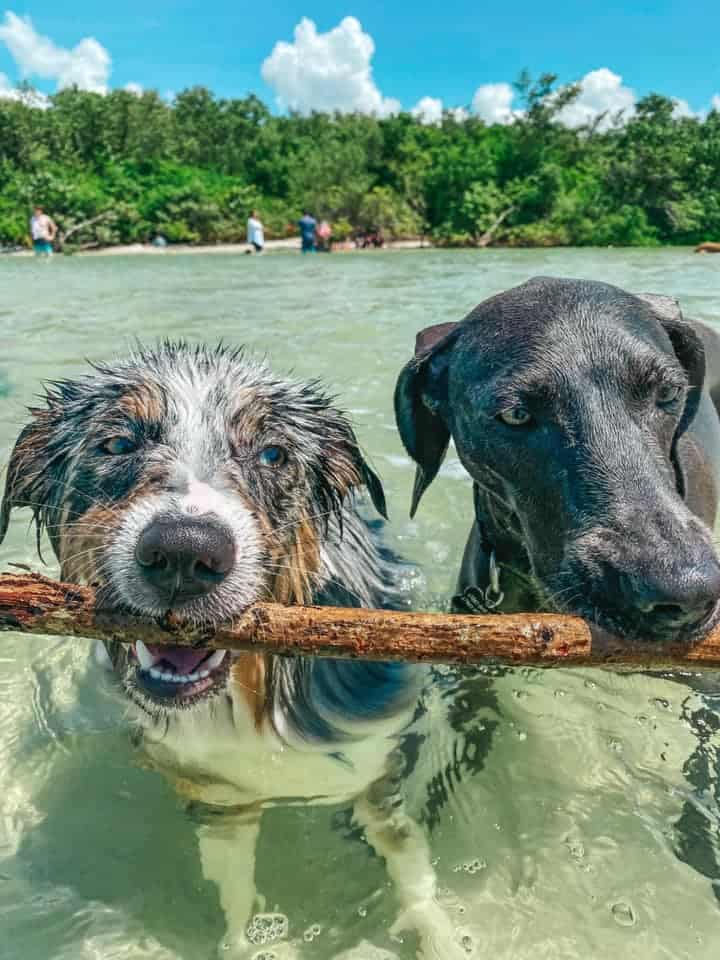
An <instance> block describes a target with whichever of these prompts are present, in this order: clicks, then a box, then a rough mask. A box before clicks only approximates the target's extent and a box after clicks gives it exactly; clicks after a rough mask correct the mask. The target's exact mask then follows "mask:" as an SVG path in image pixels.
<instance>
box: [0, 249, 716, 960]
mask: <svg viewBox="0 0 720 960" xmlns="http://www.w3.org/2000/svg"><path fill="white" fill-rule="evenodd" d="M542 272H544V273H556V274H562V273H565V274H567V275H573V276H589V277H594V278H598V279H607V280H611V281H614V282H618V283H621V284H623V285H625V286H627V287H628V288H630V289H635V290H650V291H657V292H664V293H676V294H680V295H682V296H683V297H685V298H687V299H688V301H689V304H690V306H692V308H693V311H694V312H695V314H696V315H698V316H702V317H703V318H705V319H710V320H711V319H712V318H713V307H714V296H713V291H714V289H715V282H716V278H715V272H716V265H715V268H713V266H712V263H711V260H710V258H697V259H693V258H691V257H690V256H689V255H687V254H685V253H684V252H682V251H671V252H667V251H661V252H646V251H642V252H640V251H638V252H628V251H621V252H613V251H609V252H598V251H547V252H545V251H542V252H534V251H517V252H510V253H503V252H496V251H485V252H484V253H482V254H477V253H465V252H459V253H444V252H443V253H441V252H433V253H428V254H424V255H414V254H388V255H382V254H381V255H375V254H370V255H362V254H358V255H352V256H344V257H340V256H338V257H327V258H314V260H313V262H312V263H308V262H306V261H301V259H300V258H299V257H289V256H288V257H284V256H277V257H275V256H268V257H265V258H250V257H247V258H241V257H227V258H225V257H214V258H203V257H189V258H180V257H177V258H168V259H166V260H165V259H161V258H152V260H151V261H150V262H148V261H147V260H145V261H143V260H141V259H136V260H133V259H130V258H127V259H125V258H109V259H108V260H105V261H101V260H69V261H68V262H67V263H65V262H62V261H60V260H58V261H56V262H55V263H53V264H51V265H43V266H42V267H40V266H39V265H38V264H35V263H33V262H32V261H30V262H27V261H22V262H20V261H15V262H13V261H8V262H5V261H3V262H0V274H2V279H3V291H4V293H5V294H6V296H5V300H6V302H5V303H4V305H3V311H2V312H1V313H0V352H1V353H2V356H3V357H4V358H5V359H4V360H3V364H2V370H0V380H2V383H3V385H4V386H3V391H2V392H6V393H7V396H5V397H0V403H1V404H2V407H1V409H2V411H3V413H2V417H0V441H1V442H2V444H3V447H4V449H7V448H8V447H9V445H10V443H11V441H12V439H13V437H14V435H15V434H16V433H17V428H18V425H19V424H20V423H21V422H22V417H23V412H22V408H23V404H26V403H29V402H31V398H32V395H33V394H34V393H35V392H36V391H37V388H38V381H39V380H40V379H41V378H42V377H52V376H58V375H63V374H70V373H73V372H76V371H77V370H79V369H80V368H81V360H82V357H83V356H86V355H87V356H90V357H92V358H95V359H99V358H102V357H106V356H107V355H108V354H109V353H113V352H116V351H122V350H123V349H124V343H125V341H126V340H127V339H128V338H129V337H130V336H132V335H134V334H137V333H141V334H142V336H143V337H144V338H146V339H149V338H152V337H155V336H158V335H165V334H171V335H175V336H177V335H181V334H182V335H186V336H188V337H190V338H192V339H199V338H201V337H202V338H212V339H216V338H217V337H220V336H224V337H226V338H227V339H230V340H233V341H240V340H242V341H246V342H249V343H251V344H252V345H253V346H255V347H256V348H258V349H263V350H265V349H267V351H268V353H269V354H270V357H271V360H272V361H273V363H274V365H275V366H276V367H279V368H280V369H281V370H282V369H287V368H288V367H290V366H292V367H294V368H295V370H296V371H297V373H298V374H299V375H301V376H313V375H320V376H322V377H324V378H326V379H327V380H328V381H329V383H330V384H331V386H333V387H334V388H336V389H337V390H338V392H339V393H340V394H341V397H342V399H343V401H344V403H345V405H346V406H347V407H348V408H350V409H351V410H353V411H354V417H355V420H356V422H357V424H358V430H359V433H360V435H361V438H362V441H363V444H364V446H365V448H366V449H367V451H368V452H369V454H370V455H371V459H372V461H373V462H374V464H375V466H376V467H377V468H378V470H379V472H380V473H381V474H382V475H383V477H384V479H385V481H386V487H387V490H388V494H389V505H390V509H391V513H392V517H393V522H392V524H391V525H390V527H389V530H388V536H389V538H390V540H391V541H392V543H393V544H394V545H395V546H396V547H397V548H398V549H399V550H400V551H401V552H403V553H404V554H405V555H407V556H409V557H411V558H412V559H413V560H417V561H419V562H421V563H422V564H423V565H424V567H425V570H426V576H427V584H426V587H425V588H424V589H423V593H422V595H421V596H419V597H418V605H419V606H433V605H435V604H437V603H441V602H444V600H445V599H446V598H447V597H448V595H449V592H450V590H451V588H452V582H453V578H454V575H455V572H456V570H457V567H458V565H459V559H460V553H461V549H462V545H463V539H464V536H465V534H466V532H467V525H468V523H469V516H470V492H469V485H468V482H467V480H466V478H465V477H464V475H463V473H462V470H461V469H460V468H459V465H458V463H457V460H453V459H452V458H451V459H450V460H449V463H448V464H447V466H446V468H445V469H444V472H443V473H444V475H443V477H442V478H441V480H440V481H439V482H437V483H436V484H435V485H434V487H433V488H432V489H431V490H430V491H429V493H428V495H427V498H426V500H425V501H424V502H423V506H422V508H421V510H420V513H419V515H418V518H417V520H415V521H413V522H410V521H409V520H407V519H406V508H407V502H408V497H409V490H410V487H411V481H412V470H411V466H410V464H409V462H408V460H407V458H406V457H405V456H404V454H403V451H402V449H401V447H400V444H399V441H398V439H397V436H396V433H395V431H394V427H393V421H392V412H391V407H390V400H389V398H390V396H391V390H392V385H393V378H394V376H395V375H396V373H397V371H398V370H399V368H400V366H401V364H402V363H403V362H404V360H405V359H407V357H408V355H409V351H410V349H411V345H412V342H413V336H414V333H415V331H416V330H417V329H419V328H421V327H422V326H424V325H427V324H430V323H435V322H440V321H442V320H447V319H454V318H457V317H458V316H460V315H462V313H463V312H464V311H466V310H467V309H468V308H469V307H471V306H472V305H473V304H474V303H475V302H476V301H478V300H479V299H481V298H482V297H483V296H485V295H487V294H489V293H492V292H495V291H496V290H498V289H500V288H502V287H506V286H509V285H511V284H513V283H516V282H520V281H521V280H524V279H526V278H527V277H528V276H530V275H532V274H535V273H542ZM58 289H61V290H62V292H63V295H62V298H59V297H58V295H57V290H58ZM60 304H61V305H60ZM689 312H692V311H689ZM258 320H260V323H258ZM0 557H1V558H2V560H3V561H4V562H6V561H8V560H13V561H24V562H33V563H36V562H37V561H36V560H35V559H34V558H33V544H32V536H31V535H30V534H29V533H28V527H27V518H26V517H22V516H19V517H17V518H16V519H15V520H14V522H13V525H12V528H11V532H10V536H9V538H8V540H7V541H6V543H5V545H4V546H3V548H2V552H1V554H0ZM719 728H720V693H719V692H717V690H716V688H715V687H714V686H713V683H712V680H711V678H707V677H704V678H694V677H689V676H687V677H682V678H679V679H670V678H667V677H663V676H646V675H639V674H638V675H631V674H627V675H615V674H611V673H608V672H604V671H602V672H601V671H580V670H573V671H561V670H556V671H539V670H530V669H523V670H485V671H478V670H475V671H465V672H463V671H456V670H449V669H441V670H438V672H437V675H436V678H435V682H434V683H433V684H432V686H431V688H430V690H429V691H428V694H427V696H426V698H425V702H424V710H423V712H422V713H421V715H419V716H418V717H417V719H416V721H415V723H414V724H413V727H412V729H411V730H410V731H409V732H408V735H407V737H406V738H405V742H404V744H403V749H404V751H405V754H406V760H407V766H408V769H409V770H411V771H412V772H411V774H410V775H409V776H408V778H407V796H408V804H409V806H410V809H411V810H412V811H413V813H414V814H415V816H416V817H418V818H419V819H421V820H422V821H423V823H424V824H425V825H426V827H427V829H429V830H430V831H431V834H432V849H433V856H434V859H435V868H436V870H437V873H438V877H439V886H440V888H441V897H442V900H443V904H444V906H445V908H446V910H447V911H448V912H449V913H450V915H451V916H452V918H453V921H454V922H455V924H456V926H457V928H458V932H459V936H461V937H462V938H464V939H463V942H464V944H465V946H466V948H467V949H468V955H469V956H475V957H493V958H498V960H499V958H508V960H509V958H513V960H518V958H519V960H522V958H526V957H527V958H530V957H532V958H533V960H537V958H548V960H550V958H552V960H556V958H578V960H588V958H604V957H608V956H612V955H617V956H619V957H623V958H625V957H628V958H637V960H648V958H692V960H701V958H702V960H704V958H710V957H713V958H714V957H716V956H717V954H718V945H719V944H720V906H719V902H720V866H719V864H720V787H719V785H718V775H717V771H718V749H719V748H720V733H719ZM199 816H201V814H199V813H198V811H195V810H188V809H186V806H185V803H184V802H183V801H181V800H180V799H179V798H178V796H177V795H176V794H175V793H174V791H173V790H172V789H171V787H170V786H169V785H168V784H167V783H166V782H165V781H164V780H163V778H162V777H161V776H159V775H158V774H157V773H156V772H155V771H153V770H151V769H149V768H147V767H146V766H145V765H143V762H142V755H141V753H139V752H138V751H137V750H136V749H135V748H134V746H133V744H132V740H131V736H130V734H129V731H128V729H127V725H126V723H125V718H124V709H123V705H122V703H121V702H120V701H119V700H118V699H117V697H116V696H115V694H114V691H113V688H112V685H111V684H110V683H109V682H108V680H107V678H106V676H105V674H104V673H103V672H102V671H101V670H100V669H99V668H97V667H96V666H95V665H94V664H92V663H91V662H89V661H88V659H87V657H86V656H85V651H84V650H83V648H82V647H81V646H80V645H78V644H74V645H73V644H69V643H66V642H61V641H57V640H43V639H41V638H27V637H19V636H18V637H15V636H12V635H4V636H2V637H0V958H2V960H6V958H7V960H10V958H12V960H15V958H23V960H48V958H62V960H78V958H80V960H85V958H100V957H102V958H118V960H119V958H127V960H136V958H143V960H144V958H148V960H150V958H152V960H204V958H208V960H209V958H210V957H214V956H215V955H216V945H217V944H218V942H219V941H220V940H221V937H222V934H223V924H222V917H221V911H220V905H219V901H218V895H217V891H216V889H215V888H214V887H213V885H212V884H210V883H209V882H207V881H206V880H205V879H204V877H203V875H202V872H201V869H200V863H199V856H198V849H197V828H198V817H199ZM238 869H239V870H242V869H243V865H242V864H239V865H238ZM256 878H257V889H258V895H259V899H258V903H257V907H256V909H257V914H258V915H259V916H258V917H257V918H256V920H255V926H254V927H253V937H254V939H255V942H256V943H257V945H258V951H265V952H266V954H267V955H268V956H269V955H270V952H271V951H272V946H271V945H270V946H263V945H262V944H263V942H265V943H267V941H268V940H272V938H273V937H274V936H275V934H277V933H283V932H284V924H287V935H288V937H289V938H290V939H291V940H293V941H294V942H295V943H296V945H297V953H298V955H299V956H302V957H311V958H318V960H330V958H334V957H341V958H344V960H351V958H352V960H387V958H400V960H409V958H411V957H413V956H414V955H415V948H416V941H415V940H414V939H413V936H412V935H411V934H408V933H402V932H393V922H394V919H395V916H396V914H397V911H398V905H397V902H396V899H395V894H394V891H393V889H392V887H391V885H390V883H389V881H388V878H387V874H386V871H385V868H384V865H383V863H382V861H381V860H380V859H378V858H377V857H376V856H375V855H374V854H373V853H372V851H371V849H370V847H369V846H368V845H367V844H366V843H364V841H363V839H362V836H361V834H360V833H359V832H358V831H357V830H356V829H355V828H354V827H353V826H352V824H351V820H350V815H349V811H348V810H347V809H345V808H328V807H310V806H296V807H277V808H274V809H271V810H268V811H267V813H266V815H265V817H264V819H263V825H262V830H261V833H260V838H259V844H258V851H257V866H256Z"/></svg>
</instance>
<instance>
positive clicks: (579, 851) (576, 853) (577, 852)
mask: <svg viewBox="0 0 720 960" xmlns="http://www.w3.org/2000/svg"><path fill="white" fill-rule="evenodd" d="M565 846H566V847H567V849H568V853H569V854H570V856H571V857H572V858H573V860H575V862H576V863H580V862H581V861H582V860H583V859H584V857H585V847H584V846H583V845H582V843H581V842H580V841H579V840H571V839H570V838H568V839H567V840H566V841H565Z"/></svg>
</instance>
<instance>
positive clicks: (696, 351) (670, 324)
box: [639, 293, 705, 497]
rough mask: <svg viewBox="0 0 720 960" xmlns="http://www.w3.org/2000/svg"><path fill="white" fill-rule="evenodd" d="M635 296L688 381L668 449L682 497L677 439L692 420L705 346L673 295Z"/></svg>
mask: <svg viewBox="0 0 720 960" xmlns="http://www.w3.org/2000/svg"><path fill="white" fill-rule="evenodd" d="M639 296H640V299H641V300H643V301H644V302H645V303H647V304H648V305H649V306H650V307H652V309H653V311H654V313H655V315H656V316H657V318H658V320H659V321H660V323H661V324H662V326H663V328H664V330H665V332H666V333H667V335H668V337H670V342H671V343H672V346H673V350H674V351H675V356H676V357H677V358H678V360H679V361H680V363H681V365H682V367H683V369H684V370H685V375H686V376H687V378H688V383H689V384H690V389H689V390H688V394H687V398H686V400H685V409H684V410H683V412H682V416H681V417H680V422H679V423H678V426H677V430H676V431H675V436H674V437H673V442H672V449H671V451H670V458H671V460H672V463H673V466H674V468H675V474H676V476H677V486H678V492H679V493H680V495H681V496H683V497H684V496H685V493H686V491H687V483H686V478H685V475H684V472H683V468H682V463H681V460H680V456H679V452H678V442H679V440H680V438H681V437H682V435H683V434H684V433H685V431H686V430H687V429H688V427H689V426H690V424H691V423H692V422H693V419H694V418H695V414H696V413H697V411H698V407H699V405H700V397H701V395H702V388H703V384H704V382H705V347H704V346H703V342H702V339H701V338H700V335H699V334H698V332H697V330H696V329H695V328H694V327H693V325H692V324H690V323H688V322H687V321H686V320H684V319H683V315H682V310H681V309H680V304H679V303H678V301H677V300H675V299H674V298H673V297H662V296H659V295H657V294H654V293H642V294H640V295H639Z"/></svg>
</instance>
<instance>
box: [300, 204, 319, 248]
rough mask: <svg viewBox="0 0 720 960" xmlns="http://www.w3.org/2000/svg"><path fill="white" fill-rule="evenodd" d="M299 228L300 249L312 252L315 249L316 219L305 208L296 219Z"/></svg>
mask: <svg viewBox="0 0 720 960" xmlns="http://www.w3.org/2000/svg"><path fill="white" fill-rule="evenodd" d="M298 227H299V228H300V240H301V249H302V252H303V253H313V251H314V250H315V229H316V228H317V220H316V219H315V217H313V215H312V214H311V213H308V212H307V210H306V211H305V213H303V215H302V216H301V217H300V219H299V220H298Z"/></svg>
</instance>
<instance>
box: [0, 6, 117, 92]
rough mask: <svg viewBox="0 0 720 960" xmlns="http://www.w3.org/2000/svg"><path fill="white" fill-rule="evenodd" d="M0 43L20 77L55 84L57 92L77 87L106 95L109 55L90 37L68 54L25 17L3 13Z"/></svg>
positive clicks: (8, 12)
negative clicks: (38, 78)
mask: <svg viewBox="0 0 720 960" xmlns="http://www.w3.org/2000/svg"><path fill="white" fill-rule="evenodd" d="M0 41H2V42H3V43H4V44H5V46H6V47H7V48H8V50H9V51H10V53H11V55H12V57H13V59H14V60H15V62H16V63H17V65H18V67H19V68H20V72H21V74H22V75H23V76H24V77H43V78H45V79H49V80H55V81H56V82H57V87H58V90H62V89H63V88H65V87H72V86H78V87H79V88H80V89H81V90H90V91H93V92H95V93H106V92H107V82H108V77H109V76H110V65H111V60H110V54H109V53H108V52H107V50H106V49H105V48H104V47H103V46H102V45H101V44H99V43H98V42H97V40H95V39H93V38H92V37H85V38H84V39H82V40H81V41H80V42H79V43H78V44H77V46H75V47H73V48H72V50H68V49H66V48H65V47H58V46H56V44H55V43H53V41H52V40H51V39H50V38H49V37H43V36H42V35H41V34H39V33H38V32H37V31H36V30H35V27H34V26H33V25H32V21H31V20H30V18H29V17H18V16H16V14H14V13H12V11H7V13H6V14H5V20H4V22H3V23H0Z"/></svg>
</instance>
